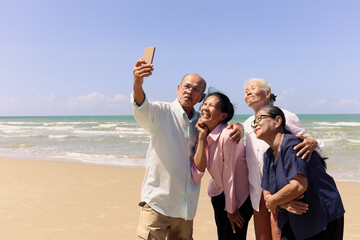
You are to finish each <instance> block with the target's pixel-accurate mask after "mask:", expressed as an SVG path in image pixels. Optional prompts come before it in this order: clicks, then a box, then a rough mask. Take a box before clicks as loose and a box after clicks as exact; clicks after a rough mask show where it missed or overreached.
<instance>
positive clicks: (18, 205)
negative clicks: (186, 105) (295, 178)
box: [0, 157, 360, 240]
mask: <svg viewBox="0 0 360 240" xmlns="http://www.w3.org/2000/svg"><path fill="white" fill-rule="evenodd" d="M0 164H1V168H0V181H1V187H0V226H1V229H2V231H0V238H1V239H12V240H20V239H34V240H35V239H36V240H42V239H44V240H45V239H46V240H47V239H62V240H65V239H71V240H72V239H74V240H75V239H87V240H92V239H94V240H95V239H125V240H126V239H134V238H135V234H136V227H137V224H138V220H139V219H138V218H139V212H140V208H139V207H138V206H137V204H138V202H139V201H140V189H141V184H142V180H143V177H144V172H145V169H144V168H143V167H134V168H131V167H119V166H102V165H95V164H94V165H92V164H83V163H75V162H60V161H44V160H28V159H25V160H22V159H13V158H3V157H0ZM208 179H209V174H205V176H204V178H203V181H202V186H201V190H200V196H199V204H198V210H197V214H196V216H195V219H194V239H197V240H205V239H206V240H208V239H210V240H211V239H216V226H215V223H214V218H213V212H212V207H211V203H210V198H209V197H208V196H207V192H206V190H207V183H208ZM336 184H337V186H338V189H339V191H340V194H341V197H342V200H343V203H344V206H345V210H346V212H345V230H344V239H350V240H351V239H358V236H360V220H359V219H360V207H359V206H358V202H360V191H359V190H360V183H358V182H343V181H336ZM247 239H249V240H252V239H255V236H254V229H253V223H252V220H251V223H249V229H248V238H247Z"/></svg>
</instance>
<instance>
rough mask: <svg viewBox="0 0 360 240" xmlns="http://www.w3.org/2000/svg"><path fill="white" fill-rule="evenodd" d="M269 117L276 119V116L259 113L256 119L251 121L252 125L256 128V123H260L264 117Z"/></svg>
mask: <svg viewBox="0 0 360 240" xmlns="http://www.w3.org/2000/svg"><path fill="white" fill-rule="evenodd" d="M267 117H269V118H272V119H274V117H273V116H271V115H257V116H256V117H255V119H254V121H252V122H251V127H252V128H255V125H256V124H258V123H259V122H260V121H261V120H263V119H264V118H267Z"/></svg>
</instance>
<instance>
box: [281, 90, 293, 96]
mask: <svg viewBox="0 0 360 240" xmlns="http://www.w3.org/2000/svg"><path fill="white" fill-rule="evenodd" d="M293 92H294V89H284V90H282V91H281V93H282V94H284V95H287V94H291V93H293Z"/></svg>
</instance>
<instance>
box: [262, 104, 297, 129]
mask: <svg viewBox="0 0 360 240" xmlns="http://www.w3.org/2000/svg"><path fill="white" fill-rule="evenodd" d="M261 109H264V110H265V111H267V113H268V114H269V115H270V116H271V118H273V119H275V118H276V117H277V116H280V117H281V119H282V121H281V127H282V129H283V130H284V131H285V133H291V132H290V131H289V130H287V129H286V118H285V115H284V112H283V111H282V110H281V109H280V108H278V107H276V106H271V105H265V106H263V107H262V108H261Z"/></svg>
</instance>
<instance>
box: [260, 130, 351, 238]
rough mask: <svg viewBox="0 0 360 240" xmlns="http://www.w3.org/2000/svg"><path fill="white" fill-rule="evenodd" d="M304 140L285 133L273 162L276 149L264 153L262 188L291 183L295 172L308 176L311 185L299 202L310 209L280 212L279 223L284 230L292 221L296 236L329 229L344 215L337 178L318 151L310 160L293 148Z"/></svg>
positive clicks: (278, 186)
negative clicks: (323, 162)
mask: <svg viewBox="0 0 360 240" xmlns="http://www.w3.org/2000/svg"><path fill="white" fill-rule="evenodd" d="M299 142H301V140H300V139H298V138H297V137H295V135H294V134H285V135H284V139H283V141H282V143H281V147H280V152H279V153H278V155H277V161H278V162H277V164H275V163H274V156H273V150H272V149H271V148H269V149H268V150H267V151H266V152H265V153H264V166H263V177H262V183H261V187H262V188H263V189H265V190H267V191H269V192H270V193H271V194H275V193H276V192H277V191H279V190H280V189H282V188H283V187H285V186H286V185H287V184H289V182H290V180H291V179H293V178H294V177H295V175H296V174H302V175H304V176H305V177H306V178H307V181H308V188H307V190H306V191H305V193H304V198H303V199H301V200H300V201H303V202H306V203H308V204H309V210H308V211H307V212H306V213H304V214H301V215H296V214H292V213H289V212H288V211H280V212H279V215H278V219H277V226H278V228H279V230H281V229H282V228H283V227H284V225H285V223H286V222H289V224H290V226H291V228H292V230H293V232H294V235H295V236H296V239H304V238H309V237H311V236H314V235H316V234H318V233H320V232H321V231H323V230H325V229H326V226H327V225H328V223H330V222H332V221H334V220H335V219H337V218H339V217H341V216H343V215H344V213H345V210H344V206H343V204H342V201H341V197H340V194H339V192H338V190H337V188H336V184H335V181H334V179H333V178H332V177H331V176H330V175H328V174H327V173H326V170H325V167H324V166H323V165H322V163H321V159H320V157H319V155H318V154H317V153H316V152H313V154H312V156H311V159H310V161H309V162H308V163H307V162H306V160H303V159H301V157H297V156H296V151H295V150H293V147H294V146H295V145H297V144H298V143H299Z"/></svg>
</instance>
